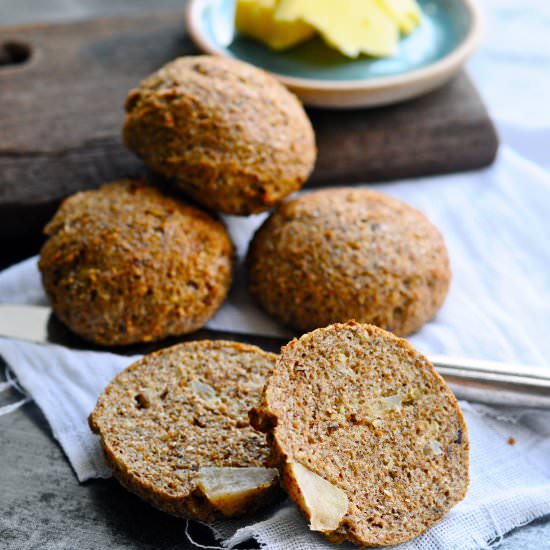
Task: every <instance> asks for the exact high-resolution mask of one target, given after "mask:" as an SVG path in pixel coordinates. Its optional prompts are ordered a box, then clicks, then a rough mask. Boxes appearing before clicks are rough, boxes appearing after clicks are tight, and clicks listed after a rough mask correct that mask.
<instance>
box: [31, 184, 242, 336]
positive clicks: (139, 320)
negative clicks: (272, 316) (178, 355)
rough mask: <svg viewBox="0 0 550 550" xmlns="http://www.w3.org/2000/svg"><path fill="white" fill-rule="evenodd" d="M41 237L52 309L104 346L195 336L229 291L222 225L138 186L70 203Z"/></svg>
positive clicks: (228, 254) (229, 255)
mask: <svg viewBox="0 0 550 550" xmlns="http://www.w3.org/2000/svg"><path fill="white" fill-rule="evenodd" d="M45 233H46V234H47V235H48V240H47V242H46V243H45V244H44V246H43V248H42V250H41V253H40V256H41V257H40V263H39V266H40V270H41V272H42V281H43V283H44V288H45V289H46V292H47V294H48V296H49V297H50V300H51V302H52V307H53V310H54V311H55V313H56V315H57V316H58V317H59V318H60V319H61V321H63V322H64V323H65V324H66V325H67V326H68V327H69V328H70V329H72V330H73V331H74V332H76V333H77V334H79V335H80V336H82V337H84V338H86V339H87V340H91V341H93V342H96V343H98V344H101V345H123V344H131V343H135V342H149V341H154V340H161V339H163V338H166V337H167V336H173V335H180V334H186V333H188V332H192V331H194V330H197V329H198V328H200V327H201V326H202V325H204V324H205V323H206V321H207V320H208V319H209V318H210V317H211V316H212V315H213V314H214V313H215V311H216V310H217V309H218V308H219V306H220V305H221V303H222V302H223V300H224V299H225V297H226V295H227V292H228V289H229V286H230V284H231V270H232V263H233V246H232V244H231V241H230V238H229V236H228V234H227V231H226V230H225V227H224V226H223V224H222V223H221V222H220V221H218V220H216V219H214V218H213V217H212V216H210V215H209V214H207V213H206V212H203V211H202V210H199V209H198V208H195V207H192V206H190V205H188V204H186V203H184V202H182V201H181V200H178V199H176V198H173V197H171V196H168V195H166V194H164V193H163V192H161V191H160V190H158V189H156V188H154V187H152V186H151V185H148V184H147V183H146V182H145V181H142V180H139V181H136V180H121V181H117V182H114V183H111V184H108V185H105V186H103V187H101V188H100V189H99V190H96V191H87V192H83V193H77V194H76V195H73V196H72V197H69V198H68V199H67V200H66V201H64V202H63V204H62V205H61V207H60V209H59V210H58V212H57V213H56V215H55V216H54V218H53V219H52V221H51V222H50V223H49V224H48V225H47V226H46V228H45Z"/></svg>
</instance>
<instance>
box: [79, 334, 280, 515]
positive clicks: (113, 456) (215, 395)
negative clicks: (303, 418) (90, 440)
mask: <svg viewBox="0 0 550 550" xmlns="http://www.w3.org/2000/svg"><path fill="white" fill-rule="evenodd" d="M275 359H276V356H275V355H274V354H272V353H265V352H263V351H262V350H260V349H259V348H257V347H255V346H249V345H245V344H240V343H236V342H224V341H209V340H203V341H198V342H188V343H185V344H180V345H177V346H173V347H171V348H167V349H164V350H161V351H159V352H156V353H152V354H150V355H146V356H145V357H143V358H142V359H141V360H139V361H137V362H136V363H134V364H133V365H131V366H130V367H128V368H127V369H126V370H124V371H123V372H121V373H120V374H119V375H118V376H117V377H116V378H115V379H114V380H113V381H112V382H111V383H110V384H109V385H108V386H107V388H106V389H105V391H104V392H103V394H102V395H101V396H100V397H99V400H98V402H97V405H96V407H95V409H94V411H93V412H92V414H91V415H90V418H89V424H90V427H91V429H92V431H94V432H95V433H97V434H99V436H100V437H101V444H102V447H103V450H104V453H105V457H106V459H107V462H108V463H109V464H110V465H111V466H112V468H113V474H114V476H115V477H116V478H117V479H118V480H119V481H120V483H121V484H122V485H123V486H124V487H126V489H128V490H129V491H131V492H133V493H135V494H137V495H139V496H140V497H142V498H143V499H145V500H146V501H148V502H149V503H150V504H152V505H153V506H155V507H156V508H159V509H160V510H163V511H165V512H169V513H171V514H174V515H176V516H181V517H186V518H191V519H198V520H202V521H212V520H214V519H216V518H217V517H220V516H236V515H239V514H243V513H245V512H251V511H254V510H256V509H258V508H261V507H263V506H264V505H266V504H268V503H270V502H272V501H273V500H274V499H275V498H277V496H278V493H279V487H278V486H279V484H278V472H277V470H275V469H272V468H269V467H267V466H268V462H269V458H270V449H269V447H268V445H267V444H266V441H265V436H264V435H263V434H259V433H258V432H256V431H254V429H253V428H252V427H251V426H250V424H249V420H248V411H249V409H250V408H251V407H253V406H254V405H257V403H258V402H259V400H260V396H261V392H262V388H263V386H264V384H265V380H266V377H267V375H268V373H269V372H270V371H271V370H272V368H273V366H274V363H275Z"/></svg>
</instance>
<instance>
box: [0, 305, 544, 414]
mask: <svg viewBox="0 0 550 550" xmlns="http://www.w3.org/2000/svg"><path fill="white" fill-rule="evenodd" d="M0 336H4V337H10V338H18V339H21V340H29V341H33V342H41V343H45V344H48V343H50V344H58V345H63V346H66V347H69V348H74V349H88V350H90V349H92V350H108V351H113V352H115V353H122V354H125V355H126V354H128V355H133V354H136V353H149V352H151V351H154V350H156V349H160V348H163V347H166V346H169V345H173V344H175V343H177V342H184V341H189V340H202V339H206V338H209V339H215V340H219V339H226V340H237V341H240V342H246V343H251V344H255V345H257V346H260V347H262V348H264V349H266V350H269V351H274V352H278V351H279V349H280V348H281V346H283V345H285V344H286V343H287V342H288V340H287V339H285V338H280V337H274V336H265V335H255V334H242V333H237V332H230V331H219V330H211V329H201V330H200V331H197V332H195V333H193V334H190V335H186V336H183V337H180V338H170V339H167V340H164V341H162V342H155V343H148V344H139V345H133V346H125V347H117V348H104V347H99V346H97V345H95V344H92V343H90V342H87V341H85V340H83V339H81V338H80V337H78V336H77V335H75V334H73V333H72V332H70V331H69V330H68V329H67V328H66V327H65V326H64V325H63V324H62V323H61V322H60V321H58V320H57V318H56V317H55V315H53V313H52V310H51V309H50V308H49V307H45V306H33V305H13V304H0ZM428 359H429V360H430V361H431V362H432V364H433V365H434V367H435V369H436V370H437V371H438V372H439V374H440V375H441V376H443V378H444V379H445V380H446V381H447V383H448V384H449V386H450V387H451V389H452V390H453V392H454V393H455V395H456V396H457V397H458V398H459V399H465V400H468V401H477V402H481V403H487V404H492V405H509V406H518V407H531V408H545V409H550V368H548V367H542V366H531V365H520V364H509V363H500V362H493V361H485V360H478V359H466V358H458V357H449V356H445V355H432V356H429V357H428Z"/></svg>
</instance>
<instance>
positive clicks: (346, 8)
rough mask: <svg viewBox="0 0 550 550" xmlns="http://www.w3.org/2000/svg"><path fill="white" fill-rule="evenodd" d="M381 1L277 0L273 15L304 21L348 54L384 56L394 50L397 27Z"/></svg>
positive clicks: (282, 18) (279, 17)
mask: <svg viewBox="0 0 550 550" xmlns="http://www.w3.org/2000/svg"><path fill="white" fill-rule="evenodd" d="M386 1H388V2H390V1H392V0H386ZM381 2H382V0H338V1H336V2H335V1H334V0H280V1H279V4H278V6H277V10H276V12H275V17H276V18H277V19H278V20H280V21H288V22H294V21H300V20H301V21H305V22H306V23H308V24H310V25H311V26H312V27H315V28H316V29H317V30H318V31H319V33H321V35H322V36H323V38H324V39H325V41H326V42H328V43H329V44H330V45H332V46H334V47H335V48H336V49H338V50H339V51H340V52H342V53H343V54H344V55H347V56H348V57H358V56H359V55H360V54H367V55H372V56H377V57H385V56H390V55H393V54H394V53H395V52H396V50H397V45H398V42H399V27H398V25H397V23H396V21H395V19H394V18H393V17H392V12H390V10H388V9H386V8H384V7H382V4H381ZM400 13H401V12H400Z"/></svg>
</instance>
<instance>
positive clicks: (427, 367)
mask: <svg viewBox="0 0 550 550" xmlns="http://www.w3.org/2000/svg"><path fill="white" fill-rule="evenodd" d="M250 417H251V421H252V424H253V425H254V426H255V427H256V428H257V429H259V430H261V431H263V432H266V433H268V434H269V436H268V439H269V440H270V442H271V444H272V449H273V451H274V455H275V457H276V459H277V460H278V461H279V462H280V468H281V472H282V485H283V487H284V489H286V491H287V492H288V494H289V495H290V497H291V498H292V499H293V500H294V501H295V502H296V504H297V505H298V507H299V508H300V510H301V511H302V513H303V514H304V515H305V516H306V518H307V519H308V520H309V522H310V527H311V529H313V530H317V531H320V532H322V533H324V534H325V535H326V536H327V538H328V539H329V540H330V541H332V542H341V541H343V540H346V539H347V540H350V541H351V542H353V543H355V544H358V545H361V546H383V545H392V544H398V543H401V542H404V541H406V540H409V539H411V538H413V537H415V536H417V535H419V534H421V533H423V532H424V531H426V529H428V528H429V527H430V526H431V525H433V524H434V523H435V522H437V521H438V520H440V519H441V518H442V517H443V516H444V515H445V514H446V513H447V512H448V511H449V509H450V508H451V507H452V506H454V505H455V504H456V503H457V502H459V501H460V500H461V499H462V498H463V497H464V495H465V493H466V489H467V487H468V446H469V444H468V434H467V430H466V425H465V423H464V418H463V416H462V413H461V411H460V409H459V407H458V404H457V401H456V399H455V397H454V395H453V394H452V392H451V391H450V389H449V388H448V386H447V384H446V383H445V381H444V380H443V379H442V378H441V377H440V376H439V375H438V374H437V373H436V372H435V370H434V368H433V367H432V365H431V364H430V362H429V361H428V360H427V359H426V358H425V357H424V356H423V355H421V354H420V353H418V352H417V351H416V350H415V349H414V348H413V347H412V346H411V345H410V344H409V343H408V342H406V341H405V340H403V339H401V338H398V337H396V336H394V335H393V334H391V333H389V332H386V331H384V330H382V329H379V328H376V327H374V326H371V325H364V324H358V323H355V322H349V323H346V324H335V325H331V326H328V327H326V328H322V329H317V330H315V331H313V332H310V333H308V334H305V335H304V336H302V337H301V338H300V339H298V340H296V339H295V340H293V341H292V342H290V343H289V344H288V345H287V346H286V347H284V348H283V349H282V351H281V355H280V357H279V359H278V360H277V364H276V367H275V369H274V371H273V374H272V375H271V376H270V377H269V379H268V382H267V385H266V388H265V390H264V394H263V397H262V401H261V404H260V406H259V407H258V408H256V409H253V410H252V411H251V413H250Z"/></svg>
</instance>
